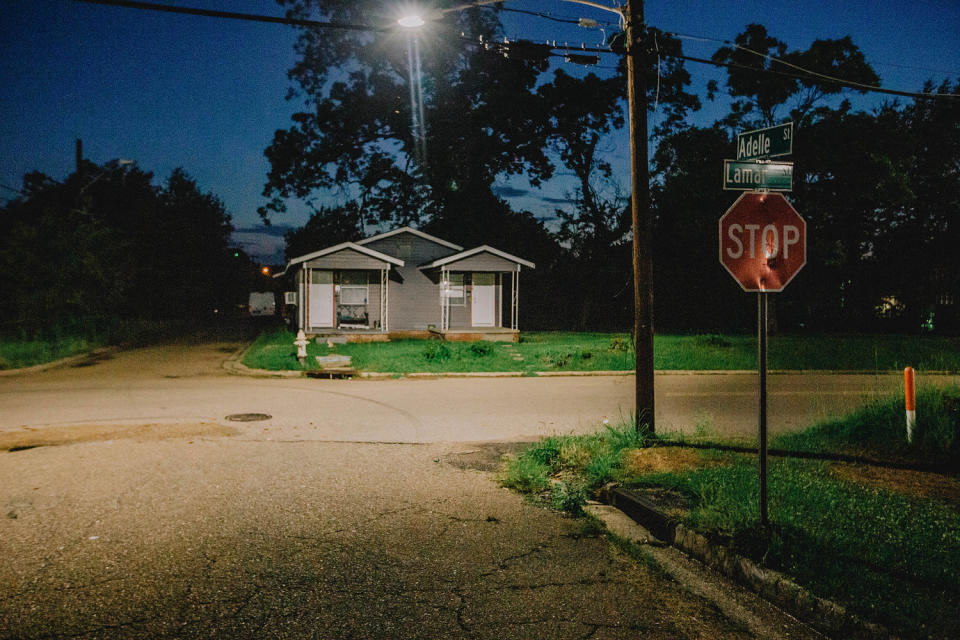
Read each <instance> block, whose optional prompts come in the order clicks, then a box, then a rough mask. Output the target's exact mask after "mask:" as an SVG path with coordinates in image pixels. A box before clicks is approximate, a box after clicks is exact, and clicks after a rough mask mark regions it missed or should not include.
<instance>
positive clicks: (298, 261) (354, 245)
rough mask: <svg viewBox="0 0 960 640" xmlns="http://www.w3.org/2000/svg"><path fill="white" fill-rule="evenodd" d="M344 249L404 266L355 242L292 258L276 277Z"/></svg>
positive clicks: (398, 261)
mask: <svg viewBox="0 0 960 640" xmlns="http://www.w3.org/2000/svg"><path fill="white" fill-rule="evenodd" d="M344 249H352V250H353V251H357V252H358V253H362V254H364V255H365V256H368V257H370V258H374V259H376V260H383V261H384V262H389V263H390V264H394V265H396V266H398V267H402V266H403V265H404V262H403V260H401V259H400V258H394V257H393V256H388V255H387V254H385V253H380V252H379V251H374V250H373V249H368V248H367V247H361V246H360V245H359V244H357V243H355V242H341V243H340V244H335V245H333V246H332V247H327V248H326V249H320V250H319V251H314V252H313V253H308V254H306V255H303V256H298V257H296V258H293V259H292V260H290V262H288V263H287V266H286V268H285V269H284V270H283V271H282V272H280V273H279V274H277V276H281V275H283V274H285V273H286V272H287V271H289V269H290V267H292V266H293V265H295V264H301V263H303V262H308V261H310V260H313V259H314V258H322V257H323V256H326V255H330V254H331V253H336V252H338V251H343V250H344ZM348 271H349V269H348Z"/></svg>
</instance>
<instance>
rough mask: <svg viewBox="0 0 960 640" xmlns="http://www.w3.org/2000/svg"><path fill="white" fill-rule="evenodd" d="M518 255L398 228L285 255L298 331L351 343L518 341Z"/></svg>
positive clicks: (523, 262)
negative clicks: (345, 338) (429, 338)
mask: <svg viewBox="0 0 960 640" xmlns="http://www.w3.org/2000/svg"><path fill="white" fill-rule="evenodd" d="M523 267H527V268H529V269H533V268H534V264H533V263H532V262H529V261H527V260H524V259H523V258H518V257H517V256H513V255H510V254H509V253H506V252H505V251H500V250H499V249H495V248H493V247H490V246H487V245H483V246H480V247H475V248H473V249H468V250H464V249H463V247H461V246H459V245H456V244H454V243H452V242H448V241H447V240H443V239H441V238H437V237H434V236H431V235H429V234H426V233H424V232H422V231H418V230H417V229H412V228H410V227H403V228H401V229H394V230H393V231H389V232H387V233H381V234H379V235H375V236H372V237H369V238H366V239H364V240H359V241H357V242H342V243H340V244H336V245H333V246H330V247H326V248H324V249H320V250H319V251H314V252H313V253H308V254H307V255H303V256H299V257H296V258H293V259H292V260H290V262H289V263H288V264H287V266H286V269H285V270H284V271H283V273H281V274H278V275H284V274H287V273H295V274H296V292H295V293H293V294H288V298H291V302H294V303H295V304H296V305H297V328H298V329H303V331H304V332H305V333H307V334H308V335H318V336H326V335H347V336H349V338H350V339H353V340H377V339H380V340H386V339H388V338H389V336H391V335H393V336H394V337H399V336H407V337H427V336H430V335H434V336H439V337H443V338H447V339H450V340H458V339H459V340H480V339H486V340H504V341H508V340H513V341H516V340H517V336H518V320H519V289H520V270H521V269H522V268H523Z"/></svg>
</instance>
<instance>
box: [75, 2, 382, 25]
mask: <svg viewBox="0 0 960 640" xmlns="http://www.w3.org/2000/svg"><path fill="white" fill-rule="evenodd" d="M72 2H86V3H88V4H101V5H106V6H111V7H125V8H127V9H145V10H148V11H164V12H167V13H183V14H187V15H191V16H206V17H208V18H230V19H233V20H249V21H251V22H269V23H273V24H286V25H291V26H295V27H322V28H324V29H342V30H347V31H386V29H384V28H383V27H375V26H372V25H367V24H349V23H345V22H326V21H321V20H303V19H300V18H281V17H279V16H265V15H260V14H255V13H237V12H235V11H215V10H213V9H197V8H193V7H175V6H172V5H169V4H157V3H156V2H139V1H138V0H72Z"/></svg>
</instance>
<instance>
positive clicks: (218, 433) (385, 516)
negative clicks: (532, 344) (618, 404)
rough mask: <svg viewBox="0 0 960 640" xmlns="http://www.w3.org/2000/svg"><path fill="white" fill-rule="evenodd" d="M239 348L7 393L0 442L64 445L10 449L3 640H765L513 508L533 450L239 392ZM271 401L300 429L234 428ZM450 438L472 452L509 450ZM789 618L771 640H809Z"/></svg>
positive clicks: (6, 384)
mask: <svg viewBox="0 0 960 640" xmlns="http://www.w3.org/2000/svg"><path fill="white" fill-rule="evenodd" d="M235 348H236V345H233V346H232V347H231V345H224V344H200V345H194V346H184V345H175V346H172V347H164V348H160V347H152V348H149V349H142V350H136V351H133V352H128V353H125V354H122V355H120V356H118V357H116V358H112V359H106V360H103V361H98V362H96V363H94V364H92V365H90V366H86V367H83V368H82V369H61V370H53V371H49V372H44V373H38V374H30V375H25V376H18V377H9V378H5V379H3V380H0V415H2V419H0V423H6V424H0V432H6V433H7V435H8V436H9V435H10V434H13V435H14V436H16V438H24V439H22V440H21V439H17V440H11V441H10V442H11V443H14V442H17V443H21V444H23V443H27V444H29V442H31V440H30V438H33V437H35V436H36V437H39V438H40V441H42V442H41V444H45V445H48V446H37V445H36V444H35V445H32V447H33V448H28V447H27V446H17V447H15V449H17V450H14V451H6V452H0V506H2V507H3V510H2V512H0V513H2V517H0V555H2V558H3V562H2V563H0V638H2V639H11V640H12V639H14V638H15V639H17V640H21V639H23V640H30V639H40V638H161V639H162V638H201V637H203V638H209V637H215V638H324V639H330V638H337V639H346V638H378V639H379V638H478V639H481V638H524V639H527V638H562V639H567V638H594V639H603V638H636V637H640V636H642V637H645V638H646V637H649V638H711V639H713V638H745V637H753V636H754V635H756V634H755V633H752V632H751V631H750V629H751V628H753V631H756V623H753V625H752V627H751V626H748V625H746V624H744V623H743V622H742V621H736V622H735V621H733V620H731V618H728V617H727V616H725V615H724V614H723V613H722V612H721V610H720V609H719V608H718V607H717V606H716V605H715V604H713V602H712V601H710V600H707V599H705V598H703V597H701V596H698V595H695V593H696V590H692V591H691V590H690V589H688V588H687V587H686V586H684V585H683V584H681V583H680V582H678V581H675V580H674V579H672V578H670V577H668V575H667V574H665V573H663V572H662V571H660V570H658V569H656V568H651V567H653V565H651V564H650V563H648V562H637V561H636V560H634V559H633V558H631V557H629V556H627V555H626V554H625V553H623V552H621V551H620V550H618V547H616V546H614V545H613V544H612V543H611V542H610V541H608V540H607V539H606V537H604V536H601V535H598V534H597V533H596V532H595V531H594V530H593V529H592V528H591V527H590V526H589V525H588V524H587V523H586V521H584V520H574V519H570V518H565V517H563V516H561V515H559V514H557V513H554V512H551V511H548V510H545V509H542V508H539V507H536V506H533V505H531V504H529V503H527V502H526V501H525V500H524V499H523V498H522V497H520V496H518V495H516V494H514V493H512V492H510V491H508V490H506V489H503V488H502V487H500V486H499V485H498V484H497V483H496V481H495V478H494V477H493V475H492V474H491V473H490V470H492V469H494V468H495V466H496V465H495V463H496V460H497V458H498V456H499V454H501V453H503V452H504V451H509V450H510V449H511V448H512V447H515V446H516V444H509V443H506V444H498V445H491V444H489V443H488V444H465V443H459V444H458V443H450V442H443V441H436V440H429V439H427V440H428V441H427V442H423V441H422V440H423V438H422V435H423V434H420V437H419V438H414V437H411V440H421V441H420V442H417V441H413V442H406V443H403V442H393V443H389V442H382V441H381V442H377V441H376V440H378V439H380V440H383V439H384V438H383V437H381V434H388V435H392V436H393V437H396V435H395V434H396V430H397V429H398V428H399V429H401V430H402V429H404V428H407V427H409V425H408V424H406V423H407V422H409V420H408V419H407V418H404V416H403V415H401V414H400V413H397V412H391V411H384V410H383V408H382V407H379V408H378V405H376V404H375V403H371V402H362V403H360V404H356V405H350V404H347V405H346V408H344V406H340V405H342V404H343V402H348V403H349V402H351V401H352V396H350V397H348V394H346V393H344V392H343V390H345V389H350V390H351V393H357V391H356V390H357V389H359V390H363V391H362V392H363V393H374V392H377V390H378V389H380V388H381V387H380V386H376V385H372V386H363V387H361V386H349V387H348V386H344V385H342V384H341V385H337V383H336V382H333V383H330V384H323V385H317V386H314V383H316V382H318V381H306V380H305V381H297V383H296V384H293V383H292V382H290V381H275V382H276V384H274V385H271V384H270V383H271V382H274V381H253V380H247V379H241V378H232V377H228V376H226V375H225V374H224V373H223V371H222V369H220V366H219V365H220V362H222V360H223V358H224V357H226V356H225V353H229V352H231V351H232V350H233V349H235ZM391 382H398V381H388V382H386V383H383V384H390V383H391ZM450 382H453V383H454V384H452V385H451V384H449V383H450ZM575 382H576V381H566V382H564V383H563V385H561V386H563V388H572V386H573V385H575ZM357 384H358V385H371V383H357ZM413 384H415V385H419V386H420V387H421V389H422V391H421V392H420V393H424V392H425V390H428V389H434V396H432V397H436V395H435V394H436V393H451V394H452V395H449V396H447V397H446V398H445V399H444V400H443V402H444V403H446V404H447V405H450V404H451V401H452V400H451V399H452V398H461V397H462V398H464V400H465V403H464V405H463V406H462V407H461V412H463V411H466V412H475V413H476V412H480V413H478V414H476V415H473V416H472V417H473V419H474V421H477V420H478V419H483V416H484V415H485V414H484V413H483V412H484V411H486V409H484V408H481V407H480V405H479V404H478V403H480V404H483V405H484V406H485V407H490V408H491V411H493V409H494V408H495V409H496V410H495V411H493V413H494V415H496V416H497V417H496V418H495V420H496V421H497V422H496V424H500V423H503V424H504V425H507V422H508V420H507V418H508V417H509V416H510V415H512V413H511V410H510V407H511V406H514V404H517V402H519V401H518V400H514V399H507V400H503V398H502V397H501V396H499V395H498V396H497V397H499V398H500V400H501V402H502V403H503V404H500V405H498V406H496V407H494V404H496V403H493V404H491V401H490V400H489V399H483V398H481V399H479V400H478V399H477V398H472V399H470V398H468V397H467V396H464V395H463V390H464V389H465V388H466V387H464V386H463V385H465V384H466V383H464V382H463V381H435V382H426V381H421V382H417V383H413ZM488 384H489V383H488ZM498 384H503V381H500V383H498ZM507 384H508V385H509V384H510V383H507ZM427 385H432V386H427ZM404 388H409V385H408V386H404V387H397V389H400V390H401V391H402V390H403V389H404ZM501 388H506V386H504V387H501ZM315 389H325V390H327V392H324V393H317V392H316V391H315ZM544 389H546V387H544ZM367 390H370V391H367ZM398 393H399V392H398ZM513 393H514V394H516V393H519V391H514V392H513ZM341 396H342V397H341ZM418 397H419V396H418ZM423 397H431V396H430V394H427V395H426V396H423ZM545 397H546V396H545ZM238 398H240V399H242V401H243V403H245V404H240V405H239V406H238ZM338 398H340V399H339V400H338ZM344 398H345V400H344ZM572 401H575V400H568V403H569V402H572ZM264 402H270V403H273V404H272V405H271V406H270V407H269V409H270V410H271V411H273V410H275V409H276V410H278V411H283V412H285V413H283V414H282V416H281V417H280V418H279V419H278V418H274V419H272V420H268V421H265V422H249V423H229V424H230V426H231V428H229V429H225V428H223V424H224V423H222V422H221V420H222V418H223V416H225V415H226V414H227V413H232V412H235V411H238V410H241V409H247V408H249V410H256V409H261V408H262V406H263V403H264ZM336 403H340V404H336ZM520 404H522V403H520ZM528 404H529V403H528ZM517 406H520V405H519V404H517ZM565 406H566V405H563V404H559V405H558V406H557V407H555V410H556V411H557V415H558V416H559V415H561V414H562V413H563V411H564V410H565V409H564V407H565ZM291 408H292V409H291ZM351 408H353V409H357V410H356V411H353V412H351ZM425 409H426V408H425V407H418V408H417V410H418V411H422V410H425ZM535 409H536V407H527V408H526V409H525V411H526V412H527V413H524V411H519V413H518V415H521V416H524V415H526V416H527V418H528V419H529V418H530V416H529V415H527V414H531V415H532V413H531V412H534V411H535ZM8 410H9V411H8ZM580 411H581V412H582V411H583V408H581V409H580ZM589 411H599V408H598V407H593V408H590V409H589ZM441 415H444V414H441ZM563 415H566V414H563ZM577 415H578V416H579V415H580V414H577ZM580 419H581V417H577V418H576V420H577V421H579V420H580ZM138 420H139V421H138ZM435 420H436V421H437V425H436V426H431V427H430V429H431V430H433V431H437V432H438V433H440V432H442V433H446V434H448V436H449V434H451V433H455V434H457V436H458V437H456V438H454V437H449V439H451V440H453V439H458V440H469V439H470V438H468V437H465V436H466V435H471V436H474V438H473V439H475V440H484V439H486V440H489V439H491V438H492V437H495V436H502V435H503V433H501V431H503V430H502V429H501V430H498V429H499V427H496V428H494V427H489V425H487V426H483V429H478V428H477V427H476V425H474V426H473V427H471V428H470V429H466V430H464V431H463V432H461V431H457V430H456V428H461V427H459V426H457V425H453V424H448V426H447V428H446V429H441V427H442V425H441V424H440V423H441V422H443V420H441V419H440V418H436V419H435ZM405 421H406V422H405ZM137 425H146V426H142V427H138V426H137ZM507 426H509V425H507ZM529 426H530V425H529V424H528V425H527V426H526V427H522V429H523V428H529ZM454 427H456V428H454ZM328 432H329V433H328ZM480 432H482V433H483V434H484V437H481V438H477V437H476V436H477V435H478V434H479V433H480ZM431 433H432V431H431ZM504 433H507V434H508V435H510V436H511V437H509V438H505V440H516V439H521V438H520V436H522V434H523V433H528V431H524V430H517V427H516V425H513V430H512V431H504ZM31 434H33V435H31ZM54 435H57V437H53V436H54ZM412 435H413V436H416V435H417V434H415V433H413V434H412ZM41 436H42V437H41ZM338 440H339V441H338ZM345 440H361V441H360V442H357V441H353V442H351V441H345ZM364 440H366V441H364ZM763 619H764V620H766V617H764V618H763ZM769 620H770V622H769V624H770V632H771V633H770V634H769V636H770V637H801V636H796V635H791V634H790V633H781V629H782V628H783V629H785V628H786V626H789V624H790V623H789V621H784V620H783V619H782V617H777V616H771V617H770V618H769Z"/></svg>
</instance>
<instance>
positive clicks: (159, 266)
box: [0, 162, 233, 331]
mask: <svg viewBox="0 0 960 640" xmlns="http://www.w3.org/2000/svg"><path fill="white" fill-rule="evenodd" d="M152 178H153V176H152V174H150V173H145V172H143V171H141V170H140V169H139V168H137V167H136V166H133V167H122V166H120V165H119V164H118V163H116V162H109V163H107V164H106V165H103V166H98V165H94V164H92V163H85V164H84V165H83V166H81V167H80V170H79V171H77V172H76V173H74V174H72V175H71V176H69V177H68V178H67V179H66V180H65V181H64V182H62V183H61V182H58V181H56V180H53V179H51V178H49V177H48V176H45V175H43V174H41V173H31V174H28V175H27V176H25V177H24V187H23V190H22V191H23V195H22V196H21V197H20V198H17V199H16V200H13V201H11V202H8V203H7V204H6V206H4V207H2V209H0V288H2V290H3V292H4V296H5V302H6V304H4V305H2V308H0V322H3V323H4V325H5V326H6V327H7V328H8V329H9V328H19V329H23V330H26V331H35V330H40V329H45V328H50V327H52V326H55V325H64V324H66V325H70V326H73V327H76V326H77V324H78V323H80V324H82V323H83V322H86V321H87V320H88V319H104V318H119V317H126V318H149V319H163V318H178V319H184V318H191V319H193V318H196V317H198V314H204V313H207V312H209V311H211V310H212V309H213V308H224V305H226V304H228V302H227V300H226V298H227V297H228V296H229V293H230V292H231V287H232V282H233V273H232V271H231V262H230V257H231V256H230V254H229V253H228V250H227V245H228V242H229V235H230V232H231V230H232V227H231V226H230V218H229V216H228V215H227V214H226V211H225V210H224V208H223V205H222V203H221V202H220V201H219V200H218V199H217V198H216V197H214V196H212V195H211V194H204V193H202V192H201V191H200V190H199V189H198V187H197V185H196V183H195V182H194V181H193V180H192V179H191V178H190V177H189V176H187V174H186V173H184V172H183V171H182V170H181V169H177V170H175V171H174V172H173V173H172V174H171V176H170V178H169V179H168V180H167V183H166V185H165V186H164V187H162V188H161V187H157V186H155V185H153V183H152ZM90 321H93V320H90ZM81 328H82V327H81Z"/></svg>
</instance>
